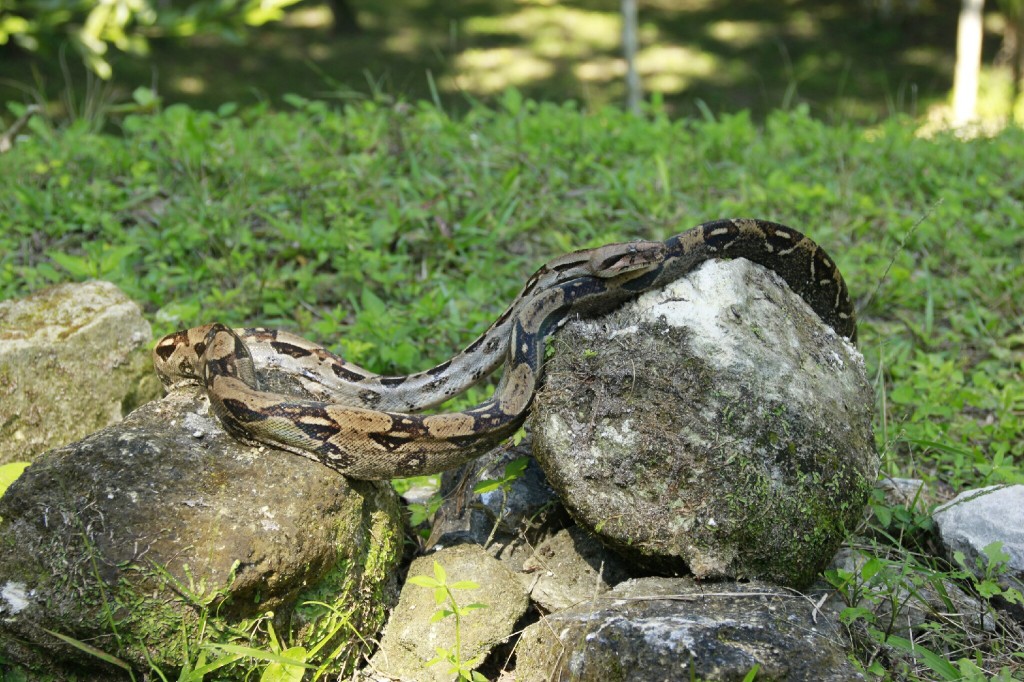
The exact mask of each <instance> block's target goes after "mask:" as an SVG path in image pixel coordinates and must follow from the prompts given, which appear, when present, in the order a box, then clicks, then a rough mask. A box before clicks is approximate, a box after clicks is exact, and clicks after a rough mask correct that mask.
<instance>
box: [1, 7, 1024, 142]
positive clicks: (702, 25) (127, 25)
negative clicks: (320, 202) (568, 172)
mask: <svg viewBox="0 0 1024 682" xmlns="http://www.w3.org/2000/svg"><path fill="white" fill-rule="evenodd" d="M1022 6H1024V0H999V1H998V2H993V1H992V0H990V2H989V3H987V4H986V5H985V7H984V10H985V14H984V20H983V26H984V32H985V34H984V43H983V46H984V47H983V62H982V63H983V64H984V65H985V67H984V69H983V71H982V77H981V88H980V90H981V96H980V100H979V104H978V111H979V114H981V115H982V116H983V117H985V118H988V119H995V120H1005V119H1007V118H1008V117H1009V115H1010V113H1011V112H1012V102H1013V100H1014V97H1017V99H1018V100H1019V99H1020V98H1019V96H1018V92H1017V90H1016V89H1015V88H1014V87H1013V83H1014V82H1018V83H1019V80H1020V63H1021V57H1020V50H1019V49H1018V46H1019V44H1020V42H1021V41H1020V40H1019V39H1018V37H1017V36H1018V35H1019V34H1020V31H1019V26H1020V17H1021V14H1022V12H1021V9H1022ZM621 9H622V8H621V6H620V2H619V0H575V1H566V2H557V1H555V0H383V1H373V2H371V1H370V0H330V2H328V3H324V2H317V1H316V0H192V1H188V0H100V1H99V2H96V1H85V0H0V100H3V101H12V100H13V101H18V102H22V103H28V102H34V103H36V104H38V105H40V106H42V107H45V108H46V111H47V113H48V114H50V115H51V116H58V117H59V116H61V115H65V114H68V115H71V116H75V115H76V114H80V113H82V112H83V111H84V110H86V109H87V108H88V107H90V106H92V107H95V106H100V105H102V104H103V103H108V104H109V103H116V102H124V101H130V100H131V93H133V92H136V91H137V89H138V88H139V87H145V88H147V89H149V90H150V91H151V92H152V93H154V94H156V95H159V97H160V98H161V99H162V101H163V103H164V104H170V103H174V102H184V103H188V104H190V105H192V106H195V107H199V108H204V109H216V108H217V107H218V106H220V105H222V104H224V103H225V102H235V103H238V104H241V105H245V104H249V103H254V102H257V101H261V100H264V99H269V100H270V101H271V102H272V103H277V102H278V101H279V99H280V97H281V96H282V95H283V94H285V93H288V92H296V93H301V94H303V95H304V96H311V97H321V98H323V97H326V98H330V97H338V98H363V97H379V96H381V95H385V96H388V97H393V98H398V99H405V100H416V99H432V100H434V101H437V102H440V103H441V104H443V105H444V106H445V108H446V109H448V110H449V111H453V112H459V111H464V110H466V109H468V108H469V106H470V105H471V102H472V101H474V100H483V101H488V100H490V99H491V98H493V97H495V96H496V95H497V94H498V93H500V92H501V91H503V90H505V89H506V88H508V87H510V86H514V87H516V88H518V89H519V90H520V91H521V92H522V93H523V94H524V95H525V96H526V97H529V98H533V99H539V100H555V101H564V100H568V99H573V100H577V101H581V102H583V103H585V104H586V105H587V106H588V107H591V108H594V107H597V106H600V105H603V104H607V103H619V102H623V101H624V100H625V96H626V95H625V87H626V86H625V79H624V75H625V69H626V65H625V61H624V60H623V58H622V14H621ZM960 10H961V3H960V2H959V1H958V0H785V1H779V2H763V1H761V0H642V1H641V2H640V5H639V30H638V36H639V45H640V47H639V51H638V54H637V58H636V65H637V69H638V71H639V73H640V76H641V78H642V82H643V87H644V91H645V92H646V93H648V94H650V93H652V92H657V93H662V94H663V96H664V102H665V105H666V106H667V108H668V110H669V112H670V113H672V114H673V115H692V114H695V113H698V112H700V111H701V110H705V111H706V109H710V110H711V111H712V112H723V111H736V110H740V109H749V110H751V112H752V113H753V115H754V117H755V118H756V119H757V120H761V119H763V117H764V116H765V115H766V114H767V112H769V111H771V110H772V109H775V108H790V107H792V106H794V105H797V104H806V105H807V106H809V107H810V111H811V112H812V114H813V115H815V116H820V117H822V118H825V119H827V120H843V121H853V122H874V121H877V120H879V119H880V118H883V117H886V116H890V115H893V114H908V115H911V116H915V117H921V118H928V117H932V118H934V117H936V116H940V115H941V113H942V111H943V110H944V109H943V108H944V107H946V106H947V103H948V101H949V98H950V90H951V87H952V83H953V73H954V63H955V60H956V49H957V17H958V14H959V13H960ZM1015 79H1016V81H1015ZM705 107H706V109H705ZM0 110H2V108H0Z"/></svg>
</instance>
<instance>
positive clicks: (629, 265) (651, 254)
mask: <svg viewBox="0 0 1024 682" xmlns="http://www.w3.org/2000/svg"><path fill="white" fill-rule="evenodd" d="M665 255H666V249H665V244H664V243H663V242H648V241H636V242H623V243H621V244H608V245H607V246H600V247H598V248H596V249H593V250H592V251H591V256H590V260H589V263H588V266H589V269H590V272H591V274H592V275H594V276H595V277H604V278H610V277H617V276H618V275H622V274H625V273H629V272H634V273H637V274H642V273H644V272H646V271H648V270H650V269H652V268H656V267H658V266H659V265H661V263H662V262H663V261H664V260H665Z"/></svg>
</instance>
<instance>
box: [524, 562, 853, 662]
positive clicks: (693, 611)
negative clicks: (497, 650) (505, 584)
mask: <svg viewBox="0 0 1024 682" xmlns="http://www.w3.org/2000/svg"><path fill="white" fill-rule="evenodd" d="M813 610H814V607H813V605H812V604H811V603H810V602H809V601H808V600H807V599H806V598H805V597H803V596H802V595H800V594H795V593H793V592H789V591H786V590H782V589H780V588H778V587H773V586H770V585H766V584H761V583H756V582H755V583H734V582H724V583H709V584H703V585H700V584H697V583H695V582H694V581H693V580H692V579H690V578H643V579H640V580H629V581H626V582H624V583H621V584H620V585H618V586H616V588H615V589H614V590H612V591H611V592H608V593H607V594H605V595H603V596H602V597H600V598H598V599H596V600H594V601H590V602H586V603H584V604H580V605H578V606H575V607H572V608H570V609H566V610H565V611H560V612H558V613H555V614H552V615H550V616H547V617H546V618H544V619H543V620H542V621H540V622H539V623H536V624H534V625H531V626H530V627H528V628H527V629H526V631H525V632H524V633H523V636H522V639H521V640H520V642H519V646H518V647H517V649H516V651H517V663H516V670H515V677H516V680H517V681H518V682H541V681H544V682H547V681H549V680H573V681H574V682H625V681H627V680H630V681H632V680H636V681H637V682H641V681H642V682H651V681H654V680H657V681H659V682H661V681H666V682H668V681H674V680H689V679H699V680H704V681H705V682H712V681H715V680H742V679H743V678H744V676H745V675H746V674H747V673H748V672H749V671H750V670H751V669H752V668H753V667H754V666H755V665H757V666H760V670H759V672H758V674H757V676H756V678H755V679H759V680H761V679H764V680H789V681H790V682H804V681H806V682H846V681H848V680H862V679H864V678H863V677H862V676H861V675H860V674H859V673H858V672H857V671H856V669H855V668H854V667H853V666H852V665H851V664H850V663H849V661H848V660H847V659H846V654H845V651H844V649H843V648H842V646H841V644H842V637H841V634H840V631H839V628H838V627H836V624H835V622H834V621H832V620H830V619H829V618H828V617H827V616H826V615H824V614H821V613H819V614H817V620H816V621H815V619H813V618H812V612H813Z"/></svg>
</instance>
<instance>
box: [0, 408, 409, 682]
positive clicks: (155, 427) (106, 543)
mask: <svg viewBox="0 0 1024 682" xmlns="http://www.w3.org/2000/svg"><path fill="white" fill-rule="evenodd" d="M0 517H2V521H0V542H2V543H3V548H2V550H0V595H2V597H0V657H2V658H3V659H4V660H7V661H15V662H18V663H21V664H24V665H25V666H28V667H30V668H33V669H36V670H46V671H51V672H55V673H56V675H57V679H67V677H68V675H69V674H70V671H71V670H72V669H74V668H75V667H76V666H80V667H87V668H88V667H93V669H95V666H96V665H97V664H98V660H97V659H96V658H94V657H92V656H89V655H86V654H84V653H83V652H82V651H80V650H79V649H76V648H74V647H72V646H69V645H67V644H65V643H63V642H62V641H60V640H59V639H57V638H55V637H53V636H51V635H50V634H47V633H46V632H45V631H44V629H47V630H52V631H55V632H58V633H60V634H63V635H67V636H69V637H72V638H74V639H77V640H80V641H83V642H88V643H89V644H90V645H91V646H94V647H96V648H98V649H100V650H103V651H106V652H107V653H109V654H112V655H114V656H117V657H119V658H121V659H122V660H123V661H125V662H127V663H128V664H130V665H132V666H133V667H135V668H136V669H138V670H143V671H150V670H151V668H150V666H151V665H153V666H156V667H158V668H160V669H162V670H163V671H164V672H165V674H166V676H167V677H172V676H174V677H176V674H175V673H173V672H172V671H173V670H174V669H175V668H177V667H179V666H181V665H182V663H183V662H185V659H186V654H185V648H186V647H188V649H189V650H190V651H191V654H190V655H191V656H192V657H193V661H194V657H195V656H196V655H197V653H198V652H199V650H198V649H197V645H198V642H199V641H204V642H207V643H208V642H217V641H221V642H231V643H236V644H249V642H248V640H247V639H241V640H240V639H238V638H237V633H238V632H239V630H238V629H235V630H232V628H241V629H243V630H244V629H246V628H251V627H252V623H253V620H252V619H254V618H258V617H261V616H262V615H263V614H266V613H267V612H269V611H273V612H274V613H275V615H276V625H277V629H278V631H279V632H282V634H284V633H285V632H286V631H288V630H289V625H291V627H292V629H293V631H292V632H290V633H289V635H293V636H294V638H295V639H296V640H297V641H298V642H299V643H309V641H311V640H312V641H315V640H316V639H317V638H318V637H322V636H323V629H322V627H318V625H320V626H322V625H323V623H322V622H320V623H319V624H318V623H317V622H316V619H317V617H318V616H323V615H324V614H325V612H326V610H325V609H323V608H322V607H315V606H311V605H308V604H306V602H308V601H314V600H319V601H324V602H327V603H329V604H331V605H333V606H334V607H335V608H337V609H338V613H339V614H341V615H345V616H347V617H348V618H349V619H350V621H349V622H350V624H351V625H352V627H354V628H355V629H356V630H357V631H358V632H360V633H361V634H362V635H363V636H364V637H367V638H370V637H372V636H373V635H374V633H375V632H377V631H378V630H379V628H380V627H381V626H382V624H383V620H384V614H385V611H386V609H387V608H388V607H389V606H390V605H391V604H392V603H393V599H394V597H395V596H396V595H395V587H394V576H393V573H394V567H395V565H396V563H397V559H398V556H399V555H400V553H401V547H402V540H403V538H402V531H401V522H400V510H399V508H398V505H397V500H396V498H395V495H394V492H393V491H392V490H391V488H390V487H389V486H387V485H383V484H374V483H365V482H351V481H349V480H348V479H346V478H345V477H343V476H341V475H340V474H338V473H336V472H334V471H331V470H329V469H327V468H326V467H324V466H321V465H320V464H318V463H316V462H313V461H311V460H307V459H305V458H302V457H297V456H295V455H292V454H290V453H286V452H281V451H274V450H266V449H264V448H260V449H254V448H251V447H248V446H244V445H241V444H239V443H238V442H236V441H235V440H233V439H232V438H230V437H229V436H227V435H226V434H225V433H224V431H223V430H222V429H221V427H220V424H219V422H218V421H217V420H216V418H215V417H214V416H213V415H212V414H210V413H209V404H208V402H207V401H206V399H205V397H201V396H200V395H199V394H198V393H197V392H194V391H187V390H186V391H178V392H175V393H173V394H172V395H170V396H168V397H167V398H166V399H164V400H162V401H159V402H153V403H149V404H148V405H145V406H144V407H142V408H140V409H138V410H136V411H135V412H133V413H132V414H131V415H129V416H128V417H127V418H126V419H125V420H124V421H123V422H122V423H120V424H117V425H114V426H111V427H108V428H106V429H103V430H102V431H99V432H98V433H95V434H93V435H91V436H89V437H87V438H86V439H84V440H82V441H79V442H77V443H74V444H72V445H68V446H66V447H63V448H60V449H57V450H53V451H50V452H48V453H45V454H43V455H41V456H40V457H38V458H37V459H36V462H35V463H33V464H32V465H31V466H30V467H29V468H28V469H27V470H26V472H25V473H24V474H23V475H22V476H21V478H19V479H18V480H17V481H15V482H14V484H13V485H12V486H11V487H10V488H9V489H8V491H7V493H6V494H5V495H4V496H3V497H2V498H0ZM289 619H290V620H291V623H290V624H289ZM201 630H202V633H205V634H202V633H201ZM262 631H264V632H265V626H264V628H263V630H262ZM232 632H234V633H236V634H232ZM218 633H220V634H218ZM344 636H345V637H350V630H344ZM253 644H254V645H257V646H258V645H259V640H258V639H257V640H254V641H253ZM341 644H346V642H345V641H344V640H338V641H336V642H335V643H333V644H332V645H331V646H328V647H326V649H325V650H324V652H323V653H325V654H326V653H327V652H328V651H331V650H332V649H333V648H334V647H335V646H337V645H341ZM347 646H348V647H350V650H354V651H355V653H356V654H358V649H359V646H360V645H359V641H358V640H356V639H355V638H352V639H351V640H350V641H349V642H348V643H347ZM208 655H210V656H211V657H214V656H215V655H216V654H209V653H208ZM344 659H345V656H344V655H342V656H341V658H340V660H342V661H343V660H344ZM115 672H116V670H115ZM225 672H227V671H226V670H221V671H220V672H219V673H218V674H223V673H225ZM121 675H122V676H123V672H122V673H121ZM84 679H104V674H101V673H100V672H95V671H94V672H91V673H88V674H86V675H85V677H84Z"/></svg>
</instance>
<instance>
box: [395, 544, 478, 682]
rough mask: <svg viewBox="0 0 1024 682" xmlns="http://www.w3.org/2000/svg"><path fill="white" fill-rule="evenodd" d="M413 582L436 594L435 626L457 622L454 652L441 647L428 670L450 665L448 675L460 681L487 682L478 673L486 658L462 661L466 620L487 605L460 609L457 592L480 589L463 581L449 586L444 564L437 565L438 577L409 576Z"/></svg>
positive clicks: (428, 664)
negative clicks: (435, 666) (464, 623)
mask: <svg viewBox="0 0 1024 682" xmlns="http://www.w3.org/2000/svg"><path fill="white" fill-rule="evenodd" d="M409 582H410V583H412V584H413V585H417V586H419V587H426V588H428V589H431V590H433V591H434V602H435V603H436V604H437V605H438V607H439V608H438V609H437V611H435V612H434V615H433V616H432V617H431V619H430V622H431V623H437V622H438V621H441V620H444V619H445V618H449V617H452V618H454V619H455V645H454V646H453V647H452V648H451V649H445V648H443V647H438V648H437V656H436V657H435V658H433V659H431V660H429V661H427V663H426V665H427V667H429V666H432V665H437V664H438V663H442V662H445V663H448V666H449V667H448V673H449V674H453V675H458V678H459V679H460V680H472V682H487V678H486V677H484V676H483V675H481V674H480V673H478V672H476V671H475V670H474V668H475V667H476V666H478V665H480V663H481V662H482V661H483V657H482V656H477V657H475V658H472V659H469V660H463V658H462V617H463V616H464V615H465V614H467V613H469V612H470V611H474V610H476V609H485V608H487V605H486V604H477V603H473V604H466V605H465V606H460V605H459V602H458V601H457V600H456V599H455V592H454V590H476V589H479V588H480V586H479V585H478V584H476V583H475V582H473V581H471V580H460V581H458V582H454V583H449V582H448V576H447V575H446V574H445V570H444V568H442V566H441V564H439V563H437V562H436V561H435V562H434V576H433V577H430V576H426V575H414V576H409Z"/></svg>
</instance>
